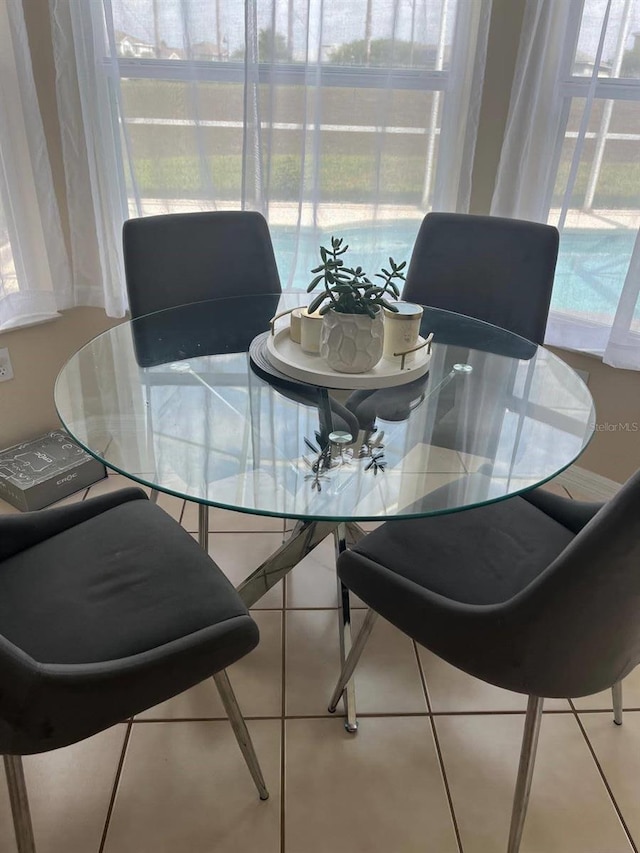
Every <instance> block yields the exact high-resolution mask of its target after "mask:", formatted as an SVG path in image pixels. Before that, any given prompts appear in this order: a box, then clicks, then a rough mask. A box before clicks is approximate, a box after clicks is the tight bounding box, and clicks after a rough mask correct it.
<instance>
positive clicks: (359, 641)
mask: <svg viewBox="0 0 640 853" xmlns="http://www.w3.org/2000/svg"><path fill="white" fill-rule="evenodd" d="M377 618H378V614H377V613H376V611H375V610H371V609H369V610H368V612H367V615H366V616H365V620H364V622H363V624H362V628H360V632H359V633H358V636H357V637H356V639H355V642H354V644H353V646H352V647H351V651H350V652H349V654H348V656H347V659H346V661H345V662H344V666H343V667H342V672H341V673H340V677H339V678H338V683H337V684H336V688H335V690H334V691H333V694H332V696H331V700H330V701H329V711H330V712H331V713H332V714H333V712H334V711H335V710H336V706H337V704H338V702H339V701H340V697H341V696H342V693H343V691H344V689H345V687H346V685H347V682H348V681H349V680H350V679H351V676H352V675H353V671H354V670H355V668H356V666H357V665H358V661H359V660H360V655H361V654H362V651H363V649H364V647H365V645H366V644H367V640H368V639H369V634H371V630H372V628H373V626H374V624H375V621H376V619H377Z"/></svg>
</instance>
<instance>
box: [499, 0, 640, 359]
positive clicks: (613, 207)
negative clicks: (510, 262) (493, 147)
mask: <svg viewBox="0 0 640 853" xmlns="http://www.w3.org/2000/svg"><path fill="white" fill-rule="evenodd" d="M639 30H640V0H562V2H556V0H528V2H527V5H526V9H525V18H524V26H523V31H522V37H521V42H520V48H519V53H518V60H517V68H516V74H515V78H514V84H513V88H512V95H511V104H510V110H509V117H508V123H507V130H506V135H505V140H504V145H503V149H502V156H501V159H500V166H499V171H498V180H497V184H496V189H495V193H494V197H493V204H492V213H493V214H495V215H497V216H512V217H519V218H522V219H531V220H536V221H540V222H549V223H551V224H553V225H556V226H557V227H558V228H559V229H560V233H561V237H560V254H559V258H558V268H557V272H556V283H555V288H554V294H553V299H552V303H551V313H550V317H549V325H548V327H547V335H546V342H547V343H549V344H555V345H558V346H562V347H566V348H568V349H574V350H580V351H584V352H590V353H594V354H596V355H600V356H602V357H603V360H604V361H605V363H607V364H610V365H613V366H616V367H625V368H631V369H636V370H638V369H640V302H639V299H638V294H639V291H640V241H639V240H638V236H637V235H638V228H639V227H640V156H639V152H640V144H639V143H640V39H639V38H638V31H639Z"/></svg>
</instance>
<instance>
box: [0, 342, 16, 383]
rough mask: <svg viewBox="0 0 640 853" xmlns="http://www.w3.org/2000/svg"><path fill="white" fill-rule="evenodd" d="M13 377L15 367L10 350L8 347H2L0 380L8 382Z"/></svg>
mask: <svg viewBox="0 0 640 853" xmlns="http://www.w3.org/2000/svg"><path fill="white" fill-rule="evenodd" d="M9 379H13V367H12V366H11V359H10V358H9V350H8V349H7V348H6V347H2V348H0V382H8V381H9Z"/></svg>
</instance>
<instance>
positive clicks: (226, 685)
mask: <svg viewBox="0 0 640 853" xmlns="http://www.w3.org/2000/svg"><path fill="white" fill-rule="evenodd" d="M213 680H214V681H215V683H216V687H217V688H218V693H219V694H220V698H221V699H222V704H223V705H224V709H225V711H226V712H227V716H228V717H229V722H230V723H231V727H232V729H233V733H234V734H235V736H236V740H237V741H238V746H239V747H240V750H241V752H242V754H243V756H244V760H245V761H246V762H247V767H248V768H249V772H250V773H251V776H252V778H253V781H254V782H255V785H256V788H257V789H258V793H259V794H260V799H261V800H268V799H269V792H268V791H267V786H266V785H265V782H264V777H263V776H262V771H261V770H260V764H259V763H258V758H257V756H256V753H255V750H254V748H253V743H252V742H251V736H250V735H249V730H248V729H247V725H246V723H245V721H244V717H243V716H242V712H241V711H240V708H239V707H238V700H237V699H236V696H235V693H234V692H233V688H232V687H231V683H230V681H229V676H228V675H227V673H226V670H224V669H223V670H221V671H220V672H217V673H216V674H215V675H214V676H213Z"/></svg>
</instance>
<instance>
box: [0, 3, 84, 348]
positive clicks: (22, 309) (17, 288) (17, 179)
mask: <svg viewBox="0 0 640 853" xmlns="http://www.w3.org/2000/svg"><path fill="white" fill-rule="evenodd" d="M71 305H72V291H71V279H70V271H69V267H68V262H67V257H66V253H65V248H64V241H63V238H62V230H61V228H60V217H59V212H58V208H57V203H56V197H55V193H54V189H53V182H52V179H51V170H50V166H49V160H48V156H47V149H46V145H45V139H44V132H43V129H42V123H41V120H40V112H39V108H38V99H37V96H36V90H35V86H34V82H33V73H32V70H31V60H30V52H29V45H28V42H27V34H26V30H25V24H24V18H23V14H22V4H21V3H16V2H9V0H0V332H1V331H6V330H8V329H13V328H17V327H18V326H22V325H29V324H33V323H40V322H42V321H43V320H48V319H51V318H52V317H55V316H57V312H58V310H59V309H62V308H69V307H71Z"/></svg>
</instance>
